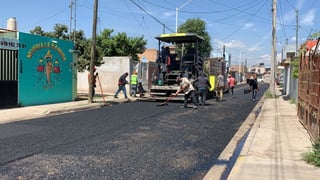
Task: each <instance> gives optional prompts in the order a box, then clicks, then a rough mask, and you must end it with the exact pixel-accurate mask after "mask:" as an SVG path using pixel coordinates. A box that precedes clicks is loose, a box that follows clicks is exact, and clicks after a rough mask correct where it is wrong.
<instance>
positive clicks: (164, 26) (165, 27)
mask: <svg viewBox="0 0 320 180" xmlns="http://www.w3.org/2000/svg"><path fill="white" fill-rule="evenodd" d="M130 1H131V2H132V3H133V4H134V5H136V6H137V7H138V8H139V9H141V10H142V11H144V12H145V13H147V14H148V15H149V16H150V17H152V18H153V19H154V20H155V21H156V22H158V23H159V24H161V25H162V26H163V28H164V29H163V33H164V31H165V29H167V30H169V31H171V32H175V31H174V30H172V29H170V28H169V27H167V26H166V25H165V24H164V23H163V22H161V21H160V20H158V19H157V18H156V17H154V16H153V15H152V14H150V13H149V12H148V11H147V10H145V9H144V8H142V7H141V6H140V5H139V4H137V3H136V2H134V1H133V0H130Z"/></svg>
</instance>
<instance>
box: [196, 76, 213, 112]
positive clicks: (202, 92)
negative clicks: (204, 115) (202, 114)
mask: <svg viewBox="0 0 320 180" xmlns="http://www.w3.org/2000/svg"><path fill="white" fill-rule="evenodd" d="M194 82H195V83H196V84H197V88H198V95H199V101H200V103H199V105H203V106H204V105H205V101H206V99H207V91H208V88H211V85H210V83H209V80H208V78H207V77H206V76H205V74H200V76H199V77H198V78H197V79H196V80H195V81H194Z"/></svg>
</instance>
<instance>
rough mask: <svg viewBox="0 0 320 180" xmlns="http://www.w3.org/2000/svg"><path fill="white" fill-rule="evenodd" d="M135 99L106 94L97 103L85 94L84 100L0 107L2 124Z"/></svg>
mask: <svg viewBox="0 0 320 180" xmlns="http://www.w3.org/2000/svg"><path fill="white" fill-rule="evenodd" d="M135 100H137V98H134V97H130V98H129V99H125V98H123V97H122V96H119V98H114V97H113V94H105V95H104V96H103V97H101V96H96V97H95V98H94V101H95V103H88V98H87V96H86V95H84V96H83V100H78V101H72V102H64V103H56V104H46V105H38V106H27V107H17V108H9V109H0V124H2V123H8V122H14V121H21V120H27V119H32V118H38V117H43V116H49V115H53V114H59V113H67V112H73V111H79V110H86V109H94V108H99V107H103V106H112V104H114V103H125V102H130V101H135Z"/></svg>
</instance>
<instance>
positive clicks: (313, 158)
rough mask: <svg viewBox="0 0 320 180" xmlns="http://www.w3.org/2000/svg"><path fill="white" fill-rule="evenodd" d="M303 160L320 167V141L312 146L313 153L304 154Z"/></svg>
mask: <svg viewBox="0 0 320 180" xmlns="http://www.w3.org/2000/svg"><path fill="white" fill-rule="evenodd" d="M303 159H304V160H305V161H306V162H307V163H308V164H312V165H314V166H317V167H320V139H318V140H317V141H316V143H314V144H313V145H312V151H311V152H308V153H306V154H304V156H303Z"/></svg>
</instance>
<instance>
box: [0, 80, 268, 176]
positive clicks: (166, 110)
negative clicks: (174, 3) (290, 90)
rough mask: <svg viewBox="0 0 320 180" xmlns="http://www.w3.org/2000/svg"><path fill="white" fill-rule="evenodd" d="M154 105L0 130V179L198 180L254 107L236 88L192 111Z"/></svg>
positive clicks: (123, 107) (132, 105)
mask: <svg viewBox="0 0 320 180" xmlns="http://www.w3.org/2000/svg"><path fill="white" fill-rule="evenodd" d="M267 87H268V85H267V84H264V85H261V92H260V93H259V95H258V98H260V97H261V96H262V94H263V92H264V91H265V90H266V89H267ZM158 103H159V102H133V103H124V104H119V105H114V106H108V107H103V108H99V109H94V110H88V111H81V112H75V113H69V114H63V115H57V116H51V117H46V118H39V119H33V120H28V121H21V122H13V123H8V124H2V125H0V147H1V148H0V179H17V178H24V179H202V178H203V177H204V175H205V174H206V173H207V172H208V170H209V169H210V167H211V166H212V165H213V163H214V162H215V160H216V159H217V157H218V156H219V154H220V153H221V152H222V151H223V149H224V147H225V146H226V145H227V144H228V142H229V141H230V139H231V138H232V137H233V135H234V134H235V132H236V131H237V130H238V128H239V127H240V126H241V124H242V123H243V121H244V120H245V119H246V117H247V116H248V114H249V113H250V112H251V111H252V109H253V108H254V106H255V105H256V102H252V101H250V100H249V95H243V88H241V87H238V89H236V90H235V95H234V96H229V95H226V97H225V99H224V100H223V101H222V102H216V101H214V100H209V101H208V105H207V106H204V107H200V108H199V109H198V110H194V109H192V108H187V109H181V108H179V107H180V105H181V104H180V103H170V104H169V105H168V106H162V107H158V106H157V104H158Z"/></svg>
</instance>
